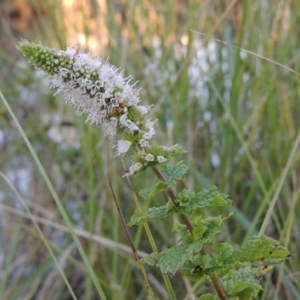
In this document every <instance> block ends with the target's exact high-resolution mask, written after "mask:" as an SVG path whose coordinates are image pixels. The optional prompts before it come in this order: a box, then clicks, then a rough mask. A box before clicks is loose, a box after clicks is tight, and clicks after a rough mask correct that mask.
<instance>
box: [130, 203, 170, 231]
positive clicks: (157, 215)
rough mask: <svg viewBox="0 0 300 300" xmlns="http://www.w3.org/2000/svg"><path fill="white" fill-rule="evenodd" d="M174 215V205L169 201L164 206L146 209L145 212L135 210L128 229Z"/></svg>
mask: <svg viewBox="0 0 300 300" xmlns="http://www.w3.org/2000/svg"><path fill="white" fill-rule="evenodd" d="M173 214H174V204H173V202H172V201H169V202H168V203H167V204H166V205H163V206H159V207H151V208H148V209H147V211H146V212H143V211H139V210H136V211H135V212H134V214H133V215H132V216H131V218H130V222H129V223H128V227H132V226H137V225H141V224H144V223H145V222H148V221H149V220H152V219H160V220H163V219H166V218H168V217H170V216H171V215H173Z"/></svg>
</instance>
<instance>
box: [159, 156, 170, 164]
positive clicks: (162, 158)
mask: <svg viewBox="0 0 300 300" xmlns="http://www.w3.org/2000/svg"><path fill="white" fill-rule="evenodd" d="M157 161H158V162H159V163H164V162H166V161H168V160H167V159H166V158H165V157H163V156H161V155H158V156H157Z"/></svg>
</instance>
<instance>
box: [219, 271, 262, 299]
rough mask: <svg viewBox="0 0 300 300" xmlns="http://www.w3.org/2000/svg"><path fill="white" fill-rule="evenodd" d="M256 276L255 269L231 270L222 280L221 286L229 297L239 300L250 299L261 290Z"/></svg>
mask: <svg viewBox="0 0 300 300" xmlns="http://www.w3.org/2000/svg"><path fill="white" fill-rule="evenodd" d="M256 275H257V269H256V268H254V269H252V268H242V269H240V270H232V271H230V272H229V273H228V275H227V276H226V277H224V278H223V286H224V288H225V290H226V291H227V293H228V294H229V295H234V296H235V297H239V299H245V300H246V299H251V298H252V297H256V296H257V294H258V293H259V291H260V290H262V287H261V286H260V283H259V279H258V278H257V276H256Z"/></svg>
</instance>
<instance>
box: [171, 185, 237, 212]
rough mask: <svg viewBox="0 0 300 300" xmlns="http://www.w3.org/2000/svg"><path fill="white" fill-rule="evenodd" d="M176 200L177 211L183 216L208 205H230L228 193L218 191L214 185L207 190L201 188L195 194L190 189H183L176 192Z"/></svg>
mask: <svg viewBox="0 0 300 300" xmlns="http://www.w3.org/2000/svg"><path fill="white" fill-rule="evenodd" d="M176 202H177V203H178V204H179V212H180V213H181V214H184V215H185V216H189V215H190V214H191V213H192V212H193V211H195V210H198V209H201V208H205V207H209V206H228V205H231V204H232V202H231V200H229V199H228V195H227V194H224V193H220V192H219V190H218V188H217V187H215V186H212V187H210V188H209V189H208V190H207V189H203V190H202V191H201V192H199V193H197V194H195V193H194V192H192V191H190V190H183V191H182V192H180V193H179V194H178V199H176Z"/></svg>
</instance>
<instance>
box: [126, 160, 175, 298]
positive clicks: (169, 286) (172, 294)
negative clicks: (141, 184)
mask: <svg viewBox="0 0 300 300" xmlns="http://www.w3.org/2000/svg"><path fill="white" fill-rule="evenodd" d="M123 166H124V165H123ZM127 182H128V185H129V187H130V189H131V191H132V193H133V199H134V202H135V206H136V208H137V209H138V210H139V211H142V207H141V205H140V202H139V200H138V197H137V195H136V192H135V190H134V188H133V185H132V183H131V181H130V178H129V177H127ZM143 226H144V229H145V231H146V234H147V237H148V240H149V242H150V245H151V248H152V251H153V252H158V249H157V246H156V243H155V240H154V238H153V235H152V232H151V230H150V227H149V225H148V224H147V223H145V224H144V225H143ZM162 275H163V279H164V282H165V285H166V287H167V290H168V293H169V296H170V297H171V300H176V299H177V298H176V295H175V292H174V289H173V287H172V284H171V281H170V278H169V276H168V275H167V274H162Z"/></svg>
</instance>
